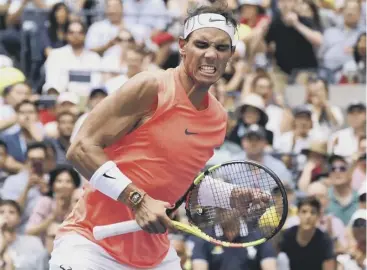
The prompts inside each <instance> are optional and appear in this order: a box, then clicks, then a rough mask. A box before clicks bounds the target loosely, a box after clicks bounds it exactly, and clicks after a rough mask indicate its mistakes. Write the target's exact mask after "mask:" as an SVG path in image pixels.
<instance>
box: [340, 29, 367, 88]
mask: <svg viewBox="0 0 367 270" xmlns="http://www.w3.org/2000/svg"><path fill="white" fill-rule="evenodd" d="M342 72H343V75H342V77H341V79H340V83H363V84H365V83H366V32H364V33H362V34H361V35H360V36H359V38H358V40H357V43H356V44H355V45H354V48H353V60H351V61H349V62H347V63H345V64H344V65H343V71H342Z"/></svg>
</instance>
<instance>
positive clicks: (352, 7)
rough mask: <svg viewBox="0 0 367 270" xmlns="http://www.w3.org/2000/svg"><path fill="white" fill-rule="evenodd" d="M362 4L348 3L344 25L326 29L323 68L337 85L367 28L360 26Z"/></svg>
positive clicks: (322, 55) (321, 51)
mask: <svg viewBox="0 0 367 270" xmlns="http://www.w3.org/2000/svg"><path fill="white" fill-rule="evenodd" d="M360 17H361V4H360V2H359V1H356V0H353V1H346V2H345V5H344V8H343V24H342V25H340V26H336V27H331V28H329V29H326V30H325V32H324V41H323V44H322V46H321V48H320V51H319V54H320V58H321V59H322V67H323V68H325V70H326V71H327V72H328V73H327V75H328V81H330V82H332V83H337V82H339V81H340V78H341V75H342V69H343V65H344V64H346V63H347V62H349V61H353V47H354V45H355V44H356V43H357V40H358V38H359V36H360V35H361V33H362V32H365V31H366V30H365V26H363V25H360V24H359V22H360Z"/></svg>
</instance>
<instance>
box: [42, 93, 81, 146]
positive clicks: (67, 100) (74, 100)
mask: <svg viewBox="0 0 367 270" xmlns="http://www.w3.org/2000/svg"><path fill="white" fill-rule="evenodd" d="M79 103H80V98H79V97H78V95H77V94H75V93H74V92H63V93H61V94H60V95H59V96H58V97H57V100H56V107H55V115H56V118H57V116H58V115H60V114H61V113H64V112H69V113H72V114H74V115H75V117H78V116H79V113H80V111H79V107H78V106H79ZM45 132H46V136H47V137H48V138H55V139H57V138H58V137H59V132H58V127H57V121H51V122H49V123H47V124H46V125H45Z"/></svg>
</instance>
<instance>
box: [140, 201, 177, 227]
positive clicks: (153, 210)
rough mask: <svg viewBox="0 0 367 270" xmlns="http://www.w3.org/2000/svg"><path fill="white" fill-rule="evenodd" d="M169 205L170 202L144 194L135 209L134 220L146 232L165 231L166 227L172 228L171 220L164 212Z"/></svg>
mask: <svg viewBox="0 0 367 270" xmlns="http://www.w3.org/2000/svg"><path fill="white" fill-rule="evenodd" d="M171 207H172V206H171V205H170V203H168V202H163V201H159V200H155V199H153V198H152V197H150V196H148V195H147V194H145V196H144V198H143V200H142V201H141V203H140V204H139V205H138V207H137V208H136V209H135V219H136V222H137V223H138V224H139V226H140V227H141V228H142V229H143V230H144V231H146V232H148V233H155V234H161V233H165V232H166V230H167V229H173V225H172V221H171V219H170V218H169V217H168V216H167V214H166V210H167V208H171Z"/></svg>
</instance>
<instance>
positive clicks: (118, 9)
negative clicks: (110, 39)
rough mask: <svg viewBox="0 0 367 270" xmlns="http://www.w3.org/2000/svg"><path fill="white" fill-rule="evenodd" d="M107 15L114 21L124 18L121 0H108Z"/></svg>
mask: <svg viewBox="0 0 367 270" xmlns="http://www.w3.org/2000/svg"><path fill="white" fill-rule="evenodd" d="M106 16H107V18H108V19H109V20H110V21H111V22H112V23H118V22H120V21H121V19H122V4H121V1H119V0H107V1H106Z"/></svg>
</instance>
